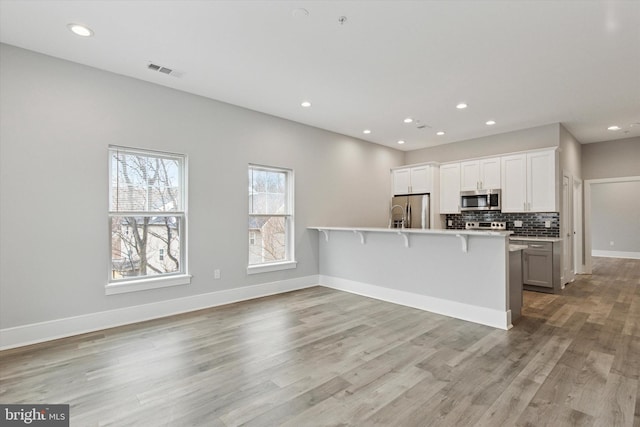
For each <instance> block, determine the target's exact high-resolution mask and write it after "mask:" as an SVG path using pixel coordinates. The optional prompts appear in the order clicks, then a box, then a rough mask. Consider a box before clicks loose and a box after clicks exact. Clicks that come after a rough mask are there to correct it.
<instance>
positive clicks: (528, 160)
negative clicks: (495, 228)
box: [502, 150, 558, 212]
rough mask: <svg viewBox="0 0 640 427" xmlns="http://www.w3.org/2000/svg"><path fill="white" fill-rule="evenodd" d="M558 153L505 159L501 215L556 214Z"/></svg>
mask: <svg viewBox="0 0 640 427" xmlns="http://www.w3.org/2000/svg"><path fill="white" fill-rule="evenodd" d="M556 171H557V155H556V151H555V150H545V151H535V152H530V153H523V154H514V155H512V156H504V157H502V212H557V211H558V207H557V198H556V179H557V172H556Z"/></svg>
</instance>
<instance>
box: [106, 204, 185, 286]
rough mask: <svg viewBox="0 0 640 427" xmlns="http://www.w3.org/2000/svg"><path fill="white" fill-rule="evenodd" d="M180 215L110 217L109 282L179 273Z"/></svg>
mask: <svg viewBox="0 0 640 427" xmlns="http://www.w3.org/2000/svg"><path fill="white" fill-rule="evenodd" d="M181 224H182V217H181V216H167V217H151V216H139V217H124V216H115V217H112V218H111V279H112V280H117V279H123V278H127V277H136V276H155V275H162V274H170V273H178V272H180V271H181V265H180V230H181V228H182V227H181Z"/></svg>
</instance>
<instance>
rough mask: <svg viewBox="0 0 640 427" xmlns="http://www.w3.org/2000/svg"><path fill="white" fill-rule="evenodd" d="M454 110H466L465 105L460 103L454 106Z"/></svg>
mask: <svg viewBox="0 0 640 427" xmlns="http://www.w3.org/2000/svg"><path fill="white" fill-rule="evenodd" d="M456 108H457V109H458V110H464V109H465V108H467V104H465V103H464V102H461V103H460V104H458V105H456Z"/></svg>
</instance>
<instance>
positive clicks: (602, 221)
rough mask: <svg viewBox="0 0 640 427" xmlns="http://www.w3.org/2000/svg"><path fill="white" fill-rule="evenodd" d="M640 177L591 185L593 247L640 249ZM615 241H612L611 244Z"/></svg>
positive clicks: (628, 250) (608, 249) (602, 249)
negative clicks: (635, 179)
mask: <svg viewBox="0 0 640 427" xmlns="http://www.w3.org/2000/svg"><path fill="white" fill-rule="evenodd" d="M638 195H640V181H631V182H604V183H597V184H595V183H594V184H592V185H591V239H592V240H591V248H592V249H593V250H597V251H616V252H637V253H640V197H638ZM611 242H613V245H612V244H610V243H611Z"/></svg>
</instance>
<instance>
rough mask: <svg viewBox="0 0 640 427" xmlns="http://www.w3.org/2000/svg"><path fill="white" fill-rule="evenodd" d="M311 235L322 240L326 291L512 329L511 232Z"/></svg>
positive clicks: (331, 231) (338, 230) (335, 230)
mask: <svg viewBox="0 0 640 427" xmlns="http://www.w3.org/2000/svg"><path fill="white" fill-rule="evenodd" d="M309 228H310V229H313V230H317V231H318V234H319V236H318V245H319V249H318V252H319V273H320V284H322V285H324V286H327V287H330V288H334V289H339V290H344V291H348V292H352V293H356V294H360V295H364V296H368V297H372V298H376V299H380V300H385V301H389V302H393V303H396V304H401V305H406V306H410V307H415V308H419V309H422V310H426V311H430V312H434V313H439V314H443V315H446V316H451V317H456V318H459V319H463V320H468V321H471V322H476V323H481V324H484V325H489V326H493V327H496V328H500V329H509V328H511V326H512V324H511V321H512V313H511V307H510V303H509V300H510V299H509V293H510V290H509V235H510V234H511V232H508V231H474V230H434V229H398V228H349V227H309ZM511 292H517V290H512V291H511ZM514 308H515V307H514Z"/></svg>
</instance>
